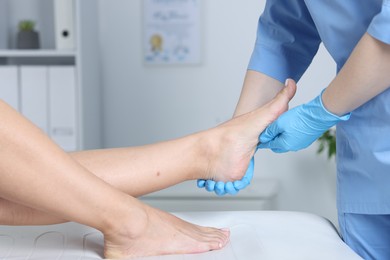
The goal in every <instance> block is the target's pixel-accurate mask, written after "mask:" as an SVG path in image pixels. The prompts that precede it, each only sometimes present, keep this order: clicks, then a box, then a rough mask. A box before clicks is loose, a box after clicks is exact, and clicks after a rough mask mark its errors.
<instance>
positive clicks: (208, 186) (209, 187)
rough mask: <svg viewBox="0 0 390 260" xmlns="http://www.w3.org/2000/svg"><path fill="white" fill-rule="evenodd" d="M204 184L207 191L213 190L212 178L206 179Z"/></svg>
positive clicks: (213, 182)
mask: <svg viewBox="0 0 390 260" xmlns="http://www.w3.org/2000/svg"><path fill="white" fill-rule="evenodd" d="M205 186H206V190H207V191H214V187H215V181H213V180H207V181H206V185H205Z"/></svg>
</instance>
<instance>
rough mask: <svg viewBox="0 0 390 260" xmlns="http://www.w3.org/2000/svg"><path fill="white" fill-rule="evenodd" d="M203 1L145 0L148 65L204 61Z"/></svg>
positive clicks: (146, 55)
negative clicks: (202, 42) (202, 39)
mask: <svg viewBox="0 0 390 260" xmlns="http://www.w3.org/2000/svg"><path fill="white" fill-rule="evenodd" d="M200 2H201V0H144V1H143V19H144V21H143V34H144V35H143V46H144V62H145V63H146V64H199V63H200V62H201V24H200V23H201V19H200V15H201V3H200Z"/></svg>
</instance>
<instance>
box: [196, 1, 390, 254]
mask: <svg viewBox="0 0 390 260" xmlns="http://www.w3.org/2000/svg"><path fill="white" fill-rule="evenodd" d="M321 42H322V43H323V44H324V46H325V47H326V49H327V50H328V51H329V53H330V54H331V56H332V57H333V59H334V60H335V61H336V63H337V72H338V74H337V76H336V77H335V78H334V80H333V81H332V82H331V83H330V84H329V85H328V86H327V87H326V88H325V89H324V91H322V92H321V93H320V94H319V95H318V96H317V97H316V98H315V99H314V100H312V101H310V102H308V103H306V104H303V105H301V106H298V107H296V108H293V109H291V110H289V111H287V112H286V113H284V114H283V115H282V116H280V117H279V119H278V120H276V121H275V122H274V123H273V124H271V125H270V126H269V127H268V128H267V129H266V130H265V131H264V132H263V133H262V134H261V136H260V139H259V140H260V144H259V148H269V149H271V150H272V151H274V152H278V153H281V152H288V151H298V150H301V149H303V148H306V147H307V146H309V145H310V144H311V143H313V142H314V141H315V140H316V139H317V138H318V137H320V136H321V135H322V133H323V132H324V131H326V130H327V129H328V128H330V127H332V126H334V125H336V124H337V171H338V177H337V184H338V188H337V193H338V194H337V196H338V197H337V206H338V212H339V224H340V229H341V234H342V237H343V239H344V241H345V242H346V243H347V244H348V245H349V246H350V247H351V248H352V249H353V250H355V251H356V252H357V253H358V254H359V255H360V256H362V257H363V258H364V259H390V189H389V186H390V89H389V86H390V0H383V1H382V0H371V1H356V0H343V1H337V0H329V1H303V0H293V1H292V0H269V1H267V3H266V7H265V10H264V13H263V14H262V15H261V17H260V20H259V26H258V35H257V40H256V44H255V49H254V51H253V54H252V57H251V60H250V63H249V67H248V72H247V75H246V78H245V81H244V86H243V89H242V93H241V97H240V100H239V102H238V105H237V108H236V111H235V116H238V115H240V114H243V113H246V112H248V111H251V110H253V109H255V108H257V107H259V106H261V105H262V104H264V103H265V102H267V101H268V100H269V99H271V98H272V97H273V96H274V95H275V93H277V91H279V90H280V89H281V88H282V86H283V84H282V83H281V82H284V81H285V79H287V78H292V79H294V80H296V81H298V80H299V78H300V77H301V76H302V74H303V73H304V72H305V70H306V69H307V67H308V66H309V65H310V63H311V61H312V59H313V57H314V55H315V54H316V52H317V50H318V46H319V44H320V43H321ZM250 178H251V171H248V172H247V177H245V178H244V179H243V181H242V182H241V184H243V183H244V185H240V182H237V183H235V185H234V189H232V187H231V186H229V187H228V186H227V185H221V183H219V185H215V186H214V184H215V183H213V182H212V181H207V182H206V183H205V182H204V181H203V182H202V181H200V182H199V183H198V184H199V185H200V186H204V185H206V188H208V189H209V190H213V189H215V191H216V193H218V194H223V193H236V192H237V191H238V190H239V189H241V188H242V187H244V186H245V185H246V184H247V183H248V179H250ZM236 184H237V185H236Z"/></svg>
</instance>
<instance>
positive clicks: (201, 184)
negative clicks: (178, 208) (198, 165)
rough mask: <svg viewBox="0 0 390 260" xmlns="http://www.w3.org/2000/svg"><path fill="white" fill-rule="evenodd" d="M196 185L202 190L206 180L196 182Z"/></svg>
mask: <svg viewBox="0 0 390 260" xmlns="http://www.w3.org/2000/svg"><path fill="white" fill-rule="evenodd" d="M196 185H197V186H198V188H204V187H205V185H206V180H203V179H200V180H198V181H197V182H196Z"/></svg>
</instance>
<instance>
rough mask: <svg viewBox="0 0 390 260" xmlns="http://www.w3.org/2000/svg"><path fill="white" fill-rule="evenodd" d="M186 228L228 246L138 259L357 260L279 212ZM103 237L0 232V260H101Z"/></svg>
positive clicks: (72, 226)
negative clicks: (217, 232)
mask: <svg viewBox="0 0 390 260" xmlns="http://www.w3.org/2000/svg"><path fill="white" fill-rule="evenodd" d="M175 215H177V216H179V217H181V218H183V219H185V220H188V221H190V222H193V223H196V224H199V225H204V226H215V227H229V228H230V230H231V241H230V243H229V244H228V245H227V246H226V247H225V248H223V249H221V250H217V251H211V252H207V253H203V254H195V255H172V256H158V257H148V258H142V259H149V260H151V259H156V260H159V259H162V260H163V259H167V260H168V259H171V260H176V259H186V260H187V259H188V260H189V259H194V260H200V259H203V260H209V259H213V260H214V259H215V260H216V259H221V260H222V259H223V260H230V259H232V260H233V259H243V260H252V259H253V260H293V259H296V260H305V259H308V260H321V259H323V260H337V259H342V260H358V259H361V258H360V257H359V256H358V255H356V254H355V253H354V252H353V251H352V250H351V249H349V248H348V246H347V245H345V244H344V243H343V241H342V240H341V239H340V237H339V235H338V233H337V231H336V229H335V228H334V226H333V225H332V224H331V223H330V222H329V221H328V220H326V219H324V218H322V217H318V216H316V215H312V214H307V213H299V212H283V211H241V212H239V211H238V212H234V211H230V212H185V213H175ZM102 249H103V236H102V234H101V233H100V232H98V231H96V230H95V229H92V228H89V227H86V226H83V225H79V224H76V223H65V224H60V225H51V226H34V227H30V226H28V227H10V226H0V259H10V260H16V259H26V260H28V259H30V260H32V259H36V260H38V259H39V260H45V259H47V260H49V259H50V260H53V259H64V260H65V259H66V260H76V259H80V260H82V259H85V260H87V259H101V258H102V251H103V250H102Z"/></svg>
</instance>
